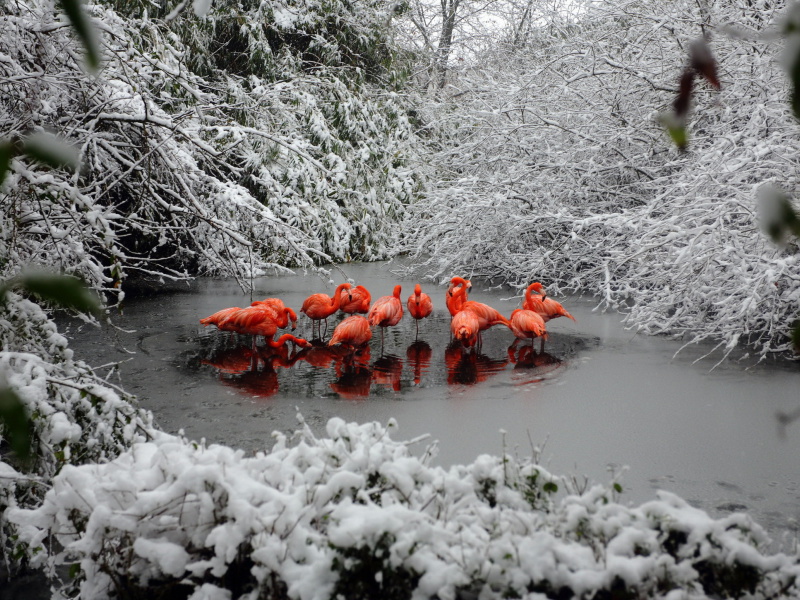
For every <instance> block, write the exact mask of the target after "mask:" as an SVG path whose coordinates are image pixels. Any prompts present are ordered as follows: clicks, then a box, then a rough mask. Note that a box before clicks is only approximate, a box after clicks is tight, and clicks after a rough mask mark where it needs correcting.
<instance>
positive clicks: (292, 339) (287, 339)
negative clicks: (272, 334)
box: [267, 333, 311, 348]
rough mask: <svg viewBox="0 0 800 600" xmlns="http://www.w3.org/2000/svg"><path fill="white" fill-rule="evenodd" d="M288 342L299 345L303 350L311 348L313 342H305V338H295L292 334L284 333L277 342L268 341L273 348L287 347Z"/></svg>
mask: <svg viewBox="0 0 800 600" xmlns="http://www.w3.org/2000/svg"><path fill="white" fill-rule="evenodd" d="M286 342H292V343H293V344H297V345H298V346H300V347H301V348H310V347H311V342H309V341H308V340H304V339H303V338H299V337H295V336H293V335H292V334H291V333H284V334H283V335H282V336H281V337H279V338H278V339H277V340H273V339H267V345H268V346H269V347H271V348H283V347H285V344H286Z"/></svg>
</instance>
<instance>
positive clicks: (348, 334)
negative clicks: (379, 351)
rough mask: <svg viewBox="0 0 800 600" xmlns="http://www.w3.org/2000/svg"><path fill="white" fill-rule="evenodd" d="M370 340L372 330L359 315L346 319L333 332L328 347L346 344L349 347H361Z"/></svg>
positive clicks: (367, 322)
mask: <svg viewBox="0 0 800 600" xmlns="http://www.w3.org/2000/svg"><path fill="white" fill-rule="evenodd" d="M370 339H372V330H371V329H370V328H369V321H367V319H366V318H365V317H362V316H361V315H353V316H352V317H347V318H346V319H345V320H344V321H342V322H341V323H339V324H338V325H337V326H336V329H334V330H333V335H332V336H331V340H330V341H329V342H328V346H335V345H336V344H347V345H349V346H353V347H355V346H363V345H364V344H366V343H367V342H369V341H370Z"/></svg>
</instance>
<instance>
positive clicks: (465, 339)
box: [450, 310, 480, 348]
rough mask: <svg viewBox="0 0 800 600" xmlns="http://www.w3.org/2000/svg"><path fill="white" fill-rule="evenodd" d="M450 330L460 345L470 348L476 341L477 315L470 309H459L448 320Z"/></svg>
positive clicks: (478, 323) (477, 329)
mask: <svg viewBox="0 0 800 600" xmlns="http://www.w3.org/2000/svg"><path fill="white" fill-rule="evenodd" d="M450 332H451V333H452V334H453V337H454V338H455V339H456V340H458V341H459V342H461V345H462V346H466V347H467V348H471V347H472V346H474V345H475V344H477V342H478V334H479V333H480V321H479V319H478V315H476V314H475V313H474V312H473V311H471V310H461V311H459V312H457V313H456V314H455V316H454V317H453V319H452V320H451V321H450Z"/></svg>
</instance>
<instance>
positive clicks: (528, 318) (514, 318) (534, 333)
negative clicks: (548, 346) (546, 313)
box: [511, 308, 547, 348]
mask: <svg viewBox="0 0 800 600" xmlns="http://www.w3.org/2000/svg"><path fill="white" fill-rule="evenodd" d="M511 331H513V332H514V335H515V336H516V337H517V339H516V340H514V344H516V343H517V341H519V340H526V339H530V340H531V345H533V340H534V338H537V337H540V338H542V348H544V341H545V340H546V339H547V330H546V329H545V325H544V319H543V318H542V316H541V315H540V314H539V313H537V312H534V311H532V310H527V309H524V308H518V309H516V310H514V311H513V312H512V313H511ZM512 346H513V345H512Z"/></svg>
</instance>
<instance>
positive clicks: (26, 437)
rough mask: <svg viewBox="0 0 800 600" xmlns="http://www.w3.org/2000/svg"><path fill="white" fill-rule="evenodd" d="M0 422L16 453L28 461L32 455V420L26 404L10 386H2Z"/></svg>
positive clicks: (9, 443) (0, 389)
mask: <svg viewBox="0 0 800 600" xmlns="http://www.w3.org/2000/svg"><path fill="white" fill-rule="evenodd" d="M0 424H2V425H3V431H4V432H5V436H6V439H7V440H8V445H9V446H10V447H11V450H13V451H14V454H16V455H17V457H18V458H19V459H20V460H21V461H22V462H23V463H27V462H28V460H30V457H31V422H30V420H29V419H28V413H27V412H26V411H25V405H24V404H23V403H22V400H20V398H19V396H17V394H16V393H15V392H14V390H12V389H11V388H9V387H6V386H2V387H0Z"/></svg>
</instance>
